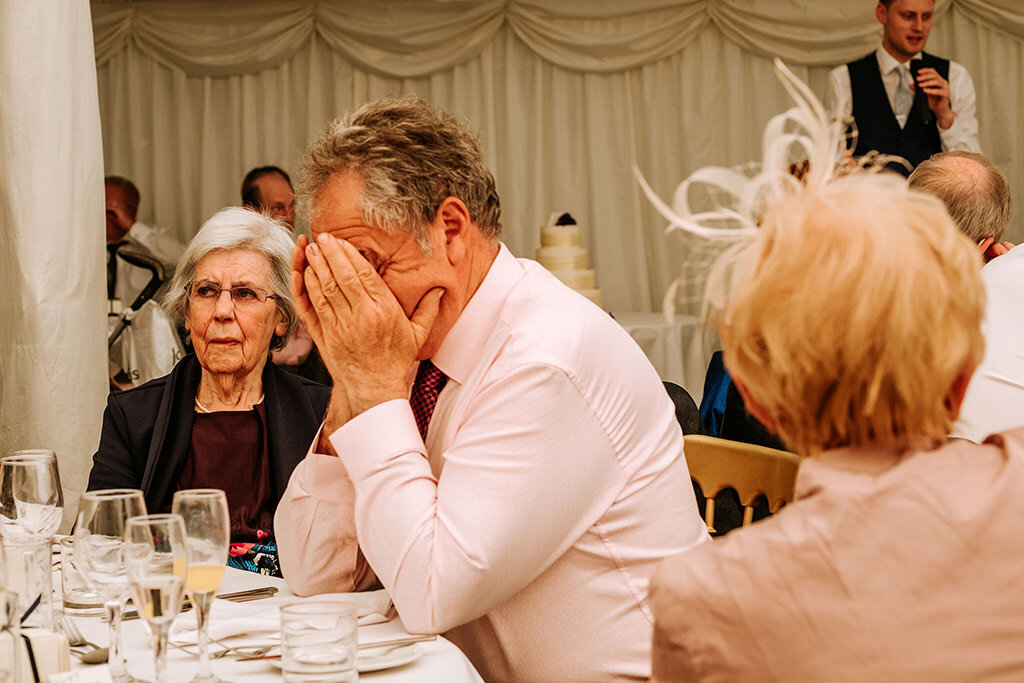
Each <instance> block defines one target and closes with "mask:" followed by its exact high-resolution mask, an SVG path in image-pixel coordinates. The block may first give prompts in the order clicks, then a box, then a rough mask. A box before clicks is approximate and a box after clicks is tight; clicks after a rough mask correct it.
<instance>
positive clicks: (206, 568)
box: [171, 489, 231, 683]
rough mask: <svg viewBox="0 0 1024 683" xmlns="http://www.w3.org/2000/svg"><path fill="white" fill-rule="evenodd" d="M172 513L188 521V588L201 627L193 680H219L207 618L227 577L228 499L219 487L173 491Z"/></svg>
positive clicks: (198, 682)
mask: <svg viewBox="0 0 1024 683" xmlns="http://www.w3.org/2000/svg"><path fill="white" fill-rule="evenodd" d="M171 512H174V513H176V514H179V515H181V517H182V519H184V520H185V545H186V547H187V548H188V579H187V580H186V581H185V590H187V591H188V594H189V598H191V600H192V605H193V606H194V607H195V610H196V625H197V626H198V630H199V670H198V671H197V672H196V675H195V677H194V678H193V679H192V683H217V682H219V681H220V679H219V678H217V676H215V675H214V673H213V671H212V670H211V669H210V657H209V638H208V636H207V631H208V618H209V615H210V605H211V604H212V602H213V596H214V593H215V592H216V591H217V589H218V588H219V587H220V582H221V579H222V578H223V577H224V566H225V564H227V561H228V544H229V542H230V540H231V528H230V525H229V522H228V499H227V496H225V495H224V492H223V491H221V490H220V489H185V490H182V491H176V492H175V493H174V502H173V503H172V505H171Z"/></svg>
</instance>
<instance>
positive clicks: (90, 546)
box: [75, 489, 146, 683]
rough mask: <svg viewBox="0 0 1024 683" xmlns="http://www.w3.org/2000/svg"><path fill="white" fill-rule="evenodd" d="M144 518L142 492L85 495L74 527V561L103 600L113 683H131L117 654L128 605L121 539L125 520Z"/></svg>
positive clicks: (96, 492) (105, 491)
mask: <svg viewBox="0 0 1024 683" xmlns="http://www.w3.org/2000/svg"><path fill="white" fill-rule="evenodd" d="M145 514H146V502H145V500H144V499H143V497H142V491H138V490H135V489H105V490H101V491H86V492H85V493H84V494H82V499H81V501H80V502H79V507H78V521H77V522H76V523H75V557H76V558H78V562H79V566H80V567H81V569H82V571H83V573H84V575H85V580H86V582H87V583H88V584H89V587H90V588H92V589H93V590H94V591H96V593H98V594H99V595H100V597H101V598H103V607H104V610H105V611H106V615H107V624H108V627H109V633H110V639H109V645H110V654H109V659H108V661H109V670H110V677H111V679H113V680H114V681H116V682H117V683H126V682H129V681H133V680H135V679H133V678H132V677H131V676H130V675H129V674H128V669H127V668H126V667H125V662H124V655H123V654H122V653H121V614H122V613H123V612H124V606H125V603H126V602H127V601H128V570H127V566H126V564H125V554H124V547H125V541H124V535H125V529H126V527H127V522H128V519H129V518H131V517H138V516H140V515H145Z"/></svg>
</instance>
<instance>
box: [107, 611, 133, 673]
mask: <svg viewBox="0 0 1024 683" xmlns="http://www.w3.org/2000/svg"><path fill="white" fill-rule="evenodd" d="M124 602H125V601H124V600H123V599H122V598H115V599H114V600H105V601H104V602H103V608H104V610H105V611H106V613H107V628H108V631H109V638H108V639H107V643H108V650H107V662H108V669H109V671H110V678H111V679H113V680H115V681H119V680H120V681H123V680H127V678H128V669H127V668H126V667H125V662H124V657H123V656H122V655H121V613H122V607H123V603H124Z"/></svg>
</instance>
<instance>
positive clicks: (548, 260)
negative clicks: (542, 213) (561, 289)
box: [537, 212, 601, 306]
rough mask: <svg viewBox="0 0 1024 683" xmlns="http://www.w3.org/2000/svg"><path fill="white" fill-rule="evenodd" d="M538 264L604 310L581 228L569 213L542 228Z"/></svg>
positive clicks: (551, 220)
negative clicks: (584, 245) (584, 246)
mask: <svg viewBox="0 0 1024 683" xmlns="http://www.w3.org/2000/svg"><path fill="white" fill-rule="evenodd" d="M537 262H538V263H540V264H541V265H542V266H544V267H545V268H547V269H548V270H549V271H551V274H552V275H554V276H555V277H557V278H558V279H559V280H561V281H562V282H564V283H565V284H566V285H568V286H569V287H571V288H572V289H575V290H576V291H577V292H579V293H580V294H582V295H583V296H585V297H587V298H588V299H590V300H591V301H593V302H594V303H595V304H597V305H598V306H601V290H600V289H598V288H597V280H596V277H595V275H594V270H593V269H592V268H590V267H589V265H590V264H589V262H588V259H587V250H586V249H584V248H583V240H582V238H581V237H580V226H578V225H577V224H576V221H575V220H573V217H572V216H570V215H569V214H567V213H558V212H555V213H553V214H551V217H550V218H548V222H547V225H542V226H541V228H540V248H539V249H538V250H537Z"/></svg>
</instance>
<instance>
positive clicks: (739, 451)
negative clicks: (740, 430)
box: [684, 434, 802, 534]
mask: <svg viewBox="0 0 1024 683" xmlns="http://www.w3.org/2000/svg"><path fill="white" fill-rule="evenodd" d="M684 444H685V445H684V448H685V453H686V464H687V465H688V466H689V468H690V476H691V477H692V478H693V479H694V481H696V482H697V483H698V484H699V485H700V488H701V491H703V492H704V498H705V503H704V523H705V524H707V526H708V532H709V533H712V534H713V533H715V526H714V524H715V496H716V495H718V493H719V492H721V491H723V490H724V489H733V490H735V491H736V493H737V495H738V496H739V499H740V505H742V506H743V526H747V525H748V524H750V523H751V522H753V518H754V507H753V506H754V503H755V501H756V500H757V498H758V497H759V496H761V495H763V496H764V497H765V498H767V499H768V509H769V511H770V512H771V513H772V514H774V513H776V512H778V510H779V508H781V507H782V506H783V505H784V504H786V503H788V502H789V501H791V500H793V495H794V489H795V487H796V473H797V471H798V470H799V469H800V463H801V461H802V459H801V458H800V457H799V456H797V455H794V454H793V453H788V452H786V451H779V450H775V449H774V448H765V447H764V446H755V445H753V444H747V443H740V442H739V441H729V440H727V439H719V438H715V437H713V436H703V435H700V434H688V435H686V436H685V437H684Z"/></svg>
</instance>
